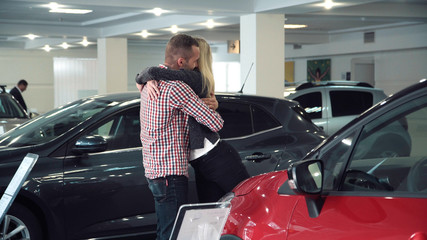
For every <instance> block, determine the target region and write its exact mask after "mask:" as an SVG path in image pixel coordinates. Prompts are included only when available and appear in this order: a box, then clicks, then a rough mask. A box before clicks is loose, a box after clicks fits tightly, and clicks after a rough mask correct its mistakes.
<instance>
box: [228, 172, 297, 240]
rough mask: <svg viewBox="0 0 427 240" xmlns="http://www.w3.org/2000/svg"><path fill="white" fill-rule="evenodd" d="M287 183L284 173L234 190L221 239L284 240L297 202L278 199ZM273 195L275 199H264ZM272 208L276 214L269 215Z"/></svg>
mask: <svg viewBox="0 0 427 240" xmlns="http://www.w3.org/2000/svg"><path fill="white" fill-rule="evenodd" d="M287 179H288V178H287V173H286V171H279V172H271V173H267V174H263V175H260V176H257V177H254V178H251V179H249V180H247V181H245V182H243V183H242V184H240V185H239V186H237V187H236V188H235V189H234V190H233V192H235V194H236V197H235V198H234V199H233V200H232V201H231V211H230V215H229V216H228V219H227V222H226V224H225V227H224V230H223V235H228V234H229V235H235V236H239V237H240V238H242V239H244V240H255V239H256V240H261V239H263V240H266V239H286V237H287V232H288V225H289V221H290V219H291V216H292V212H293V209H294V208H295V205H296V203H297V200H298V199H299V197H298V196H295V197H289V196H288V195H286V196H283V198H282V197H280V196H278V195H279V194H278V193H277V191H278V190H279V188H280V187H281V186H282V185H283V184H286V183H285V182H286V180H287ZM243 195H244V197H242V196H243ZM272 195H277V197H274V198H267V197H266V196H272ZM278 198H280V203H279V202H278ZM273 206H274V209H275V212H272V211H271V209H273ZM277 210H279V211H277ZM241 213H244V215H243V214H241Z"/></svg>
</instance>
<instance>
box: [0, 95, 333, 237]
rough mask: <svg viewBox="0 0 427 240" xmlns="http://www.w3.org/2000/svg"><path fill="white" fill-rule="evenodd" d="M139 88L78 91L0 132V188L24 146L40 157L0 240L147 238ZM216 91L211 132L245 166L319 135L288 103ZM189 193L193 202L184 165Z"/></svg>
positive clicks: (264, 162) (151, 223)
mask: <svg viewBox="0 0 427 240" xmlns="http://www.w3.org/2000/svg"><path fill="white" fill-rule="evenodd" d="M139 96H140V95H139V94H138V93H121V94H111V95H105V96H94V97H90V98H86V99H82V100H78V101H75V102H73V103H70V104H68V105H65V106H63V107H60V108H57V109H55V110H53V111H51V112H48V113H46V114H44V115H40V116H39V117H38V118H36V119H33V120H31V121H29V122H27V123H25V124H23V125H21V126H19V127H17V128H16V129H14V130H13V131H10V132H8V133H6V134H4V135H3V136H2V137H0V193H2V192H4V190H5V188H6V186H7V184H8V183H9V181H10V179H11V178H12V176H13V174H14V172H15V171H16V169H17V167H18V165H19V164H20V162H21V160H22V159H23V157H24V156H25V155H26V154H27V153H35V154H38V155H39V156H40V157H39V159H38V162H37V163H36V165H35V166H34V168H33V169H32V171H31V173H30V175H29V177H28V178H27V181H26V182H25V183H24V185H23V187H22V189H21V190H20V192H19V195H18V197H17V198H16V199H15V201H14V203H13V205H12V207H11V208H10V210H9V212H8V215H7V221H5V222H6V223H7V227H8V230H7V232H9V233H10V232H11V231H13V230H18V231H17V235H16V238H13V237H12V238H11V237H9V238H8V237H5V234H6V233H5V232H3V233H2V232H1V231H0V239H3V238H5V239H21V238H26V239H31V240H39V239H43V240H45V239H52V240H57V239H87V238H102V239H107V238H110V239H111V238H114V239H117V238H120V237H126V236H133V235H138V236H140V239H151V238H152V237H153V235H154V234H155V230H156V216H155V212H154V201H153V197H152V194H151V192H150V190H149V189H148V186H147V182H146V179H145V177H144V169H143V165H142V152H141V142H140V137H139V136H140V122H139V103H140V99H139ZM217 99H218V102H219V109H218V111H219V112H220V113H221V115H222V116H223V118H224V120H225V124H224V128H223V129H222V130H221V132H220V134H221V135H222V138H223V139H225V140H227V141H229V142H230V143H231V144H232V145H233V146H234V147H235V148H236V149H237V150H238V152H239V153H240V155H241V156H242V159H243V162H244V164H245V165H246V166H247V168H248V171H249V172H250V174H251V175H256V174H259V173H263V172H269V171H273V170H276V169H278V168H279V167H285V166H286V167H287V166H288V161H290V160H298V159H301V158H302V157H303V156H304V155H305V154H306V153H307V152H308V151H309V150H310V149H312V148H313V147H314V146H316V145H318V144H319V143H320V142H321V141H322V140H323V139H324V138H325V135H324V133H323V131H322V130H321V129H319V128H318V127H316V126H315V125H314V124H313V123H311V121H310V120H309V119H307V118H306V113H305V112H304V110H302V109H301V108H300V107H299V105H298V104H297V103H296V102H293V101H288V100H282V99H276V98H268V97H257V96H246V95H239V94H218V95H217ZM280 160H282V161H280ZM189 192H190V194H191V196H190V199H191V201H192V202H196V201H197V196H196V194H195V193H196V190H195V183H194V176H193V172H192V171H191V169H190V191H189ZM2 224H3V225H4V223H2ZM0 229H4V228H3V226H0Z"/></svg>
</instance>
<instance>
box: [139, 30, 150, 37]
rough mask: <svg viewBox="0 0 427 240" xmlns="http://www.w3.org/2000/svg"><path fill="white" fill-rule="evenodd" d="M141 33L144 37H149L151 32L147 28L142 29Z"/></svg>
mask: <svg viewBox="0 0 427 240" xmlns="http://www.w3.org/2000/svg"><path fill="white" fill-rule="evenodd" d="M139 35H141V37H143V38H147V37H148V36H149V35H150V34H149V33H148V32H147V30H142V31H141V33H140V34H139Z"/></svg>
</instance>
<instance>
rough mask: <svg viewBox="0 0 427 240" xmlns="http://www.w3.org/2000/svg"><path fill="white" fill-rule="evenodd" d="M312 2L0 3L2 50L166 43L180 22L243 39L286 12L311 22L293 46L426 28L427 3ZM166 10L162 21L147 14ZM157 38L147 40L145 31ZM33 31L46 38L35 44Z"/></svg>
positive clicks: (289, 38) (292, 36) (292, 37)
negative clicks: (249, 27) (260, 16)
mask: <svg viewBox="0 0 427 240" xmlns="http://www.w3.org/2000/svg"><path fill="white" fill-rule="evenodd" d="M322 2H323V1H313V0H180V1H174V0H58V1H57V3H58V4H61V5H66V8H72V9H91V10H93V12H91V13H88V14H84V15H75V14H63V13H49V8H47V7H45V6H43V5H46V4H48V3H49V1H41V0H0V47H8V48H21V49H34V48H41V47H43V46H44V45H46V44H49V45H50V46H51V47H54V48H59V47H58V45H59V44H61V43H62V42H67V43H68V44H71V45H74V46H79V47H81V45H79V44H77V43H78V42H80V41H81V40H82V37H83V36H86V37H87V38H88V40H89V41H90V42H96V39H98V38H107V37H122V38H127V39H128V42H129V44H135V45H136V44H141V45H142V44H157V43H161V44H164V43H165V42H166V41H167V40H168V39H169V38H170V36H172V34H171V33H170V32H169V31H167V30H165V29H167V28H170V27H171V25H173V24H176V25H178V27H179V28H183V29H185V30H184V31H183V32H186V33H188V34H191V35H201V36H203V37H205V38H206V39H207V40H208V41H209V42H210V43H212V44H216V43H223V42H226V41H227V40H235V39H239V22H240V16H243V15H248V14H254V13H275V14H285V18H286V23H287V24H306V25H308V27H307V28H305V29H299V30H286V43H287V44H301V45H303V44H315V43H322V42H327V41H328V40H329V38H328V36H329V35H330V34H334V33H339V32H350V31H371V30H375V29H380V28H388V27H396V26H405V25H414V24H425V23H427V0H388V1H374V0H337V1H336V3H338V4H339V5H337V6H335V7H334V8H332V9H330V10H326V9H325V8H323V7H322V6H320V5H319V4H320V3H322ZM156 7H160V8H162V9H165V10H169V11H170V12H169V13H164V14H162V15H161V16H155V15H154V14H152V13H147V12H146V11H147V10H151V9H153V8H156ZM209 19H213V20H214V21H215V22H217V23H219V24H221V26H217V27H215V28H213V29H207V28H206V26H203V25H200V23H204V22H206V21H207V20H209ZM144 29H145V30H147V31H148V32H150V33H153V34H156V35H152V36H149V37H148V38H147V39H143V38H142V37H141V36H138V35H135V34H136V33H140V32H141V31H142V30H144ZM29 33H32V34H35V35H38V36H40V37H39V38H36V39H35V40H29V39H27V38H25V37H23V36H24V35H27V34H29Z"/></svg>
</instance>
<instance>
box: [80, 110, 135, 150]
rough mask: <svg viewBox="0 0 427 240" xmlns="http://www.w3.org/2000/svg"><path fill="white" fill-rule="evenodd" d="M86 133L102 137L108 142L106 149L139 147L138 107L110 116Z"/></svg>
mask: <svg viewBox="0 0 427 240" xmlns="http://www.w3.org/2000/svg"><path fill="white" fill-rule="evenodd" d="M87 135H89V136H93V135H98V136H102V137H104V138H105V139H106V140H107V143H108V147H107V150H116V149H123V148H133V147H141V140H140V137H139V136H140V123H139V108H133V109H131V110H127V111H125V112H122V113H120V114H118V115H116V116H114V117H112V118H111V119H110V120H107V123H105V124H103V125H101V126H100V127H98V128H96V129H95V130H92V131H91V132H90V133H89V134H87Z"/></svg>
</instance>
